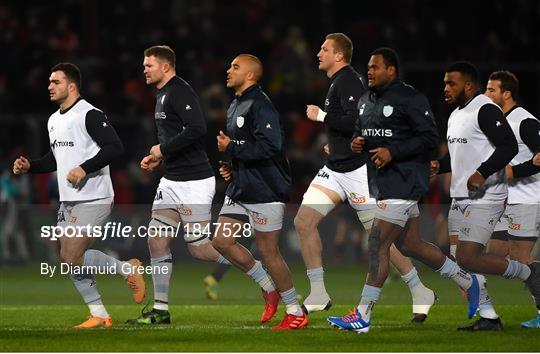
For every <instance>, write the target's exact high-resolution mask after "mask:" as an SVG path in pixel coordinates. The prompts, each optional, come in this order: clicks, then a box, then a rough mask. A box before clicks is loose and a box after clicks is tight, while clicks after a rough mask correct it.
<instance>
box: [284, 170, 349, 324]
mask: <svg viewBox="0 0 540 354" xmlns="http://www.w3.org/2000/svg"><path fill="white" fill-rule="evenodd" d="M325 178H326V179H327V181H326V182H323V181H322V180H324V179H325ZM330 178H332V179H333V178H334V177H333V174H332V172H331V171H330V170H328V171H326V172H325V168H324V169H322V170H321V171H320V172H319V174H318V176H317V177H315V179H314V180H313V182H312V184H311V185H310V186H309V188H308V190H307V191H306V193H305V194H304V198H303V200H302V205H300V208H299V210H298V213H297V214H296V217H295V218H294V226H295V228H296V232H297V234H298V237H299V238H300V247H301V252H302V258H303V259H304V264H305V266H306V269H307V276H308V278H309V282H310V287H311V290H310V293H309V295H308V296H307V297H306V299H305V300H304V304H303V307H304V309H305V310H306V311H307V312H308V313H309V312H314V311H321V310H325V309H326V310H327V309H329V308H330V306H332V303H331V300H330V296H329V295H328V292H327V291H326V288H325V286H324V268H323V264H322V243H321V237H320V235H319V231H318V229H317V227H318V225H319V223H320V222H321V220H322V219H323V218H324V217H325V216H326V215H328V213H329V212H330V211H332V210H333V209H334V208H335V206H336V205H338V204H340V203H341V202H342V200H343V198H342V196H340V194H338V193H337V192H336V191H335V190H336V189H339V186H337V184H336V185H333V188H332V189H330V188H327V187H325V186H323V185H320V184H315V183H326V184H327V185H328V184H329V182H331V180H330Z"/></svg>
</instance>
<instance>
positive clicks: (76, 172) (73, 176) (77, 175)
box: [66, 166, 86, 187]
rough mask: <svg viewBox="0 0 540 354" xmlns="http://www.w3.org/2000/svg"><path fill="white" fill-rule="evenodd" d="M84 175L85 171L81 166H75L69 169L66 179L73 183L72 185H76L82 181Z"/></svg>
mask: <svg viewBox="0 0 540 354" xmlns="http://www.w3.org/2000/svg"><path fill="white" fill-rule="evenodd" d="M84 177H86V171H85V170H83V168H82V167H81V166H77V167H75V168H74V169H72V170H71V171H69V173H68V174H67V176H66V179H67V180H68V182H69V183H71V184H72V185H73V187H78V186H79V185H80V184H81V182H82V181H83V179H84Z"/></svg>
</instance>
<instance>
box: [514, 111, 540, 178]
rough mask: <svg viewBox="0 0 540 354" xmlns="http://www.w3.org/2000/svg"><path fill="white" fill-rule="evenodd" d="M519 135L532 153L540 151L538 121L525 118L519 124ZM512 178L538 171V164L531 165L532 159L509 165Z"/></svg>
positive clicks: (539, 170)
mask: <svg viewBox="0 0 540 354" xmlns="http://www.w3.org/2000/svg"><path fill="white" fill-rule="evenodd" d="M519 135H520V136H521V140H523V142H524V143H525V145H527V147H528V148H529V150H531V152H532V153H533V158H534V154H536V153H537V152H539V151H540V121H538V120H536V119H534V118H527V119H524V120H522V121H521V124H520V125H519ZM511 169H512V175H513V177H514V178H519V177H528V176H532V175H534V174H537V173H539V172H540V166H535V165H533V159H532V158H531V159H530V160H529V161H525V162H523V163H521V164H519V165H515V166H512V167H511Z"/></svg>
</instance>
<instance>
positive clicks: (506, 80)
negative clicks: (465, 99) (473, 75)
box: [488, 70, 519, 100]
mask: <svg viewBox="0 0 540 354" xmlns="http://www.w3.org/2000/svg"><path fill="white" fill-rule="evenodd" d="M488 80H499V81H500V82H501V91H503V92H504V91H510V93H511V94H512V98H513V99H514V100H517V99H518V96H519V80H518V79H517V77H516V75H514V74H513V73H512V72H510V71H508V70H499V71H494V72H492V73H491V75H489V79H488Z"/></svg>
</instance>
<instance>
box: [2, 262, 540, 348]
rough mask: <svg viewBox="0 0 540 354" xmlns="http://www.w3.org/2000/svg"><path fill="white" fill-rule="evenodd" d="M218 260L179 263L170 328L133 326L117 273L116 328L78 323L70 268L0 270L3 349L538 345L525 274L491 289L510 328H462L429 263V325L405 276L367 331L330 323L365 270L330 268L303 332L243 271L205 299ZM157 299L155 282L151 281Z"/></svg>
mask: <svg viewBox="0 0 540 354" xmlns="http://www.w3.org/2000/svg"><path fill="white" fill-rule="evenodd" d="M211 269H212V265H211V264H206V263H186V264H178V265H176V266H175V269H174V272H173V283H172V286H171V297H170V303H171V313H172V321H173V323H172V325H170V326H166V327H151V328H148V327H131V326H126V325H124V324H123V322H124V321H125V320H126V319H128V318H132V317H135V316H137V315H138V314H139V313H140V309H141V306H137V305H134V304H133V303H132V300H131V294H130V292H129V290H128V289H127V287H126V286H125V285H124V284H123V281H122V279H121V278H120V277H118V276H99V277H98V278H97V280H98V287H99V289H100V292H101V294H102V297H103V300H104V303H105V305H106V306H107V309H108V310H109V312H110V314H111V315H112V317H113V321H114V325H113V328H111V329H96V330H74V329H71V326H72V325H73V324H76V323H78V322H81V321H82V320H84V319H85V318H86V316H87V315H88V312H87V309H86V306H84V305H83V304H82V301H81V299H80V298H79V296H78V293H77V292H76V290H75V288H74V287H73V285H72V283H71V282H70V280H69V278H68V277H67V276H65V275H63V276H55V277H54V278H51V279H49V278H46V277H44V276H41V275H39V265H38V264H35V265H32V266H27V267H24V268H0V351H15V352H17V351H40V352H44V351H83V352H84V351H110V352H118V351H119V352H127V351H129V352H138V351H160V352H167V351H220V352H231V351H232V352H236V351H257V352H258V351H263V352H269V351H302V352H324V351H332V352H335V351H338V352H341V351H343V352H352V351H354V352H361V351H415V352H418V351H420V352H423V351H430V352H433V351H444V352H447V351H467V352H471V351H473V352H474V351H483V352H492V351H497V352H500V351H505V352H506V351H520V352H523V351H538V350H539V349H540V331H538V330H534V329H532V330H531V329H523V328H520V326H519V324H520V322H521V321H523V320H527V319H530V318H532V317H533V316H534V314H535V308H534V306H533V305H532V301H531V298H530V295H529V294H528V292H527V291H526V290H525V289H524V287H523V285H522V284H521V283H520V282H518V281H506V280H504V279H498V278H497V277H489V278H488V280H489V283H488V284H489V290H490V293H491V295H492V298H493V300H494V302H495V304H496V309H497V311H498V312H499V314H500V316H501V318H502V320H503V323H504V325H505V329H504V331H503V332H490V333H464V332H458V331H456V328H457V327H458V326H460V325H463V324H467V323H470V322H471V321H469V320H467V318H466V311H467V306H466V302H465V300H464V299H463V298H461V296H460V294H459V291H458V289H457V287H456V286H455V285H454V284H453V283H452V282H451V281H448V280H444V279H441V278H440V277H438V276H437V275H436V274H435V273H433V272H431V271H430V270H427V269H425V268H419V272H420V274H421V277H422V279H423V281H424V283H425V284H426V285H428V286H430V287H431V288H432V289H434V290H435V291H436V293H437V294H438V296H439V301H438V302H437V304H436V305H435V306H434V307H433V308H432V310H431V312H430V315H429V317H428V319H427V321H426V322H425V323H424V324H412V323H410V318H411V306H410V295H409V291H408V289H407V288H406V286H405V285H404V284H403V282H401V281H400V280H399V281H393V282H389V283H387V284H386V285H385V288H384V290H383V294H382V298H381V300H380V301H379V303H378V304H377V305H376V307H375V312H374V315H373V325H372V328H371V331H370V332H369V333H368V334H360V335H358V334H355V333H352V332H345V331H338V330H336V329H334V328H332V327H330V326H329V325H328V324H327V322H326V316H328V315H343V314H345V313H346V312H347V310H348V309H350V308H352V307H353V306H354V305H355V304H356V303H357V301H358V298H359V294H360V291H361V287H362V284H363V279H364V277H365V271H366V270H365V267H360V266H356V265H347V266H329V267H327V269H326V273H325V277H326V283H327V288H328V290H329V292H330V294H331V295H332V298H333V302H334V307H332V308H331V309H330V311H329V312H324V313H315V314H312V315H311V316H310V323H309V327H308V328H306V329H303V330H299V331H287V332H273V331H270V330H269V327H270V326H271V325H274V324H276V323H277V322H278V321H279V320H281V318H282V316H283V306H280V310H279V312H278V316H277V317H276V318H274V320H273V321H272V322H271V324H265V325H262V324H261V323H260V322H259V321H258V320H259V318H260V314H261V311H262V308H263V305H262V298H261V296H260V291H259V289H258V288H257V286H256V285H255V284H253V283H252V282H251V281H250V280H249V279H248V278H247V277H246V276H245V275H243V274H241V273H239V272H238V271H236V270H232V271H231V272H229V273H228V274H227V275H226V276H225V278H224V279H223V282H222V283H221V286H220V299H219V300H218V301H210V300H207V299H206V298H205V297H204V293H203V285H202V278H203V277H204V276H205V275H206V274H208V272H209V271H210V270H211ZM292 270H293V274H294V279H295V283H296V289H297V290H298V292H299V293H300V294H303V295H307V291H308V290H309V284H308V280H307V278H306V276H305V270H304V268H303V266H300V265H295V266H293V267H292ZM147 285H148V286H149V290H150V292H149V293H148V294H147V296H148V297H150V298H151V281H150V279H149V278H147Z"/></svg>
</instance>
